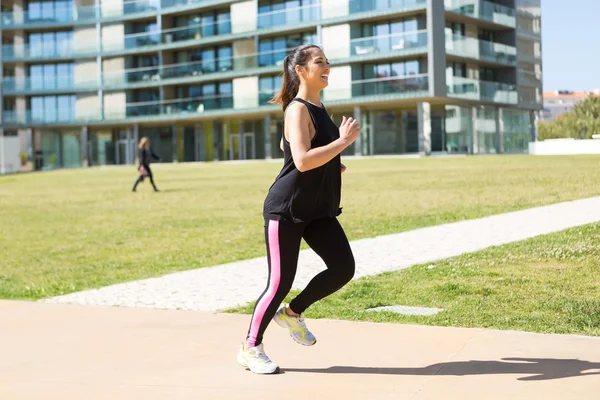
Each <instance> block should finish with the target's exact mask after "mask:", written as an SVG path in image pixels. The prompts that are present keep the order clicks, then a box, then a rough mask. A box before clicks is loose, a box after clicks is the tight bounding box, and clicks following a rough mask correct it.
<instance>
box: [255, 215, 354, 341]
mask: <svg viewBox="0 0 600 400" xmlns="http://www.w3.org/2000/svg"><path fill="white" fill-rule="evenodd" d="M302 238H304V240H305V241H306V243H308V245H309V246H310V247H311V248H312V249H313V250H314V251H315V253H317V254H318V255H319V256H320V257H321V258H322V259H323V261H325V264H326V266H327V269H326V270H325V271H322V272H321V273H319V274H318V275H317V276H315V277H314V278H313V279H312V280H311V281H310V282H309V283H308V285H307V286H306V288H305V289H304V290H303V291H302V292H301V293H300V294H299V295H298V297H296V298H295V299H293V300H292V301H291V302H290V308H291V309H292V311H294V312H296V313H298V314H300V313H302V312H304V310H306V309H307V308H308V307H309V306H310V305H311V304H313V303H315V302H317V301H319V300H321V299H322V298H324V297H326V296H329V295H330V294H332V293H334V292H336V291H337V290H339V289H340V288H341V287H342V286H344V285H345V284H346V283H348V282H349V281H350V280H351V279H352V277H353V276H354V256H353V255H352V250H351V249H350V244H349V243H348V239H347V238H346V234H345V233H344V230H343V229H342V226H341V225H340V223H339V222H338V220H337V219H336V218H324V219H317V220H313V221H310V222H304V223H300V224H294V223H292V222H284V221H273V220H266V221H265V241H266V242H267V260H268V264H269V280H268V283H267V288H266V289H265V291H264V292H263V293H262V294H261V296H260V297H259V298H258V301H257V302H256V305H255V306H254V313H253V314H252V320H251V321H250V328H249V330H248V336H247V343H248V346H249V347H253V346H257V345H259V344H260V343H261V342H262V337H263V334H264V332H265V330H266V329H267V325H269V322H270V321H271V319H272V318H273V316H274V315H275V313H276V312H277V309H278V308H279V305H280V304H281V302H282V301H283V300H284V299H285V296H286V295H287V294H288V292H289V291H290V289H291V288H292V284H293V283H294V277H295V276H296V267H297V265H298V255H299V251H300V241H301V240H302Z"/></svg>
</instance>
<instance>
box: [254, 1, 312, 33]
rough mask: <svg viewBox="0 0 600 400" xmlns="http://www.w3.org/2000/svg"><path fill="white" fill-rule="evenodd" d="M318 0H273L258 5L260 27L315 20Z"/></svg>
mask: <svg viewBox="0 0 600 400" xmlns="http://www.w3.org/2000/svg"><path fill="white" fill-rule="evenodd" d="M316 6H317V0H271V1H263V2H261V3H260V4H259V6H258V28H259V29H260V28H268V27H271V26H279V25H286V24H297V23H300V22H304V21H314V20H315V19H316V18H317V15H318V14H317V7H316Z"/></svg>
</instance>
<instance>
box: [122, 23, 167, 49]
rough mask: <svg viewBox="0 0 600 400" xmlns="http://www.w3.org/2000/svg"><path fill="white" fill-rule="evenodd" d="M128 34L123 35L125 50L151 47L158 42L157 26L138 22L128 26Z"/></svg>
mask: <svg viewBox="0 0 600 400" xmlns="http://www.w3.org/2000/svg"><path fill="white" fill-rule="evenodd" d="M128 31H129V33H128V34H127V35H125V48H133V47H140V46H151V45H154V44H157V43H159V42H160V33H159V31H158V24H156V23H155V22H154V23H150V22H138V23H133V24H131V25H130V26H129V29H128Z"/></svg>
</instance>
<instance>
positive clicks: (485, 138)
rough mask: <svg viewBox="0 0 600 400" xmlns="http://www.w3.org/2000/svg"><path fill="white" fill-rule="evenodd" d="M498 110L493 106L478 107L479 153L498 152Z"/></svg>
mask: <svg viewBox="0 0 600 400" xmlns="http://www.w3.org/2000/svg"><path fill="white" fill-rule="evenodd" d="M497 112H498V111H497V110H496V109H495V108H492V107H479V108H477V149H478V153H479V154H495V153H497V152H498V144H499V143H498V139H499V136H498V126H497V125H496V118H497Z"/></svg>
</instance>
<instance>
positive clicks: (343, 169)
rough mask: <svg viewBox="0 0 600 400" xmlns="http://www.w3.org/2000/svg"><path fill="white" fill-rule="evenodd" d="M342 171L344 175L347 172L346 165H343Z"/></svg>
mask: <svg viewBox="0 0 600 400" xmlns="http://www.w3.org/2000/svg"><path fill="white" fill-rule="evenodd" d="M340 169H341V170H342V174H343V173H344V172H345V171H346V166H345V165H344V164H341V167H340Z"/></svg>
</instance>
